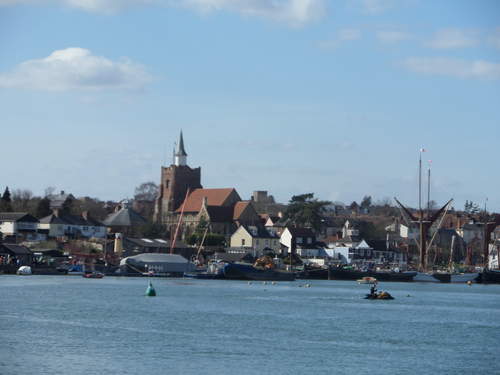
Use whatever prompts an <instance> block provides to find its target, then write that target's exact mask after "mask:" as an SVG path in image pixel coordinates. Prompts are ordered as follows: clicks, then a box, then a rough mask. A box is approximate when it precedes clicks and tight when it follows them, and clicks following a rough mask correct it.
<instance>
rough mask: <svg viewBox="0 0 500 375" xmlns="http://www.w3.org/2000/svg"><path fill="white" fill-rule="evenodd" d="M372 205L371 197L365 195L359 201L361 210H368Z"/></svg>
mask: <svg viewBox="0 0 500 375" xmlns="http://www.w3.org/2000/svg"><path fill="white" fill-rule="evenodd" d="M371 205H372V197H371V196H369V195H365V196H364V197H363V200H362V201H361V205H360V207H361V208H364V209H368V208H370V206H371Z"/></svg>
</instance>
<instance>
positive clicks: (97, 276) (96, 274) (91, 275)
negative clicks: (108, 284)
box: [82, 272, 104, 279]
mask: <svg viewBox="0 0 500 375" xmlns="http://www.w3.org/2000/svg"><path fill="white" fill-rule="evenodd" d="M82 276H83V277H85V278H86V279H102V278H103V277H104V274H102V273H100V272H88V273H84V274H83V275H82Z"/></svg>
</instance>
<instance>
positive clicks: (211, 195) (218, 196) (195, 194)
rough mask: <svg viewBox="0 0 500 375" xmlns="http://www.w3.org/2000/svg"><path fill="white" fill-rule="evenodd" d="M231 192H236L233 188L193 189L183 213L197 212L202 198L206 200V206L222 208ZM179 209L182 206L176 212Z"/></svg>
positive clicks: (179, 210) (179, 209) (178, 210)
mask: <svg viewBox="0 0 500 375" xmlns="http://www.w3.org/2000/svg"><path fill="white" fill-rule="evenodd" d="M233 191H234V192H236V190H235V189H234V188H227V189H195V190H193V191H192V192H191V193H190V194H189V196H188V197H187V198H186V201H185V204H184V212H199V211H200V209H201V205H202V203H203V198H207V205H208V206H222V205H223V204H224V202H225V201H226V200H227V199H228V198H229V196H230V195H231V194H232V192H233ZM236 194H238V193H236ZM181 209H182V205H181V207H179V208H178V209H177V212H181Z"/></svg>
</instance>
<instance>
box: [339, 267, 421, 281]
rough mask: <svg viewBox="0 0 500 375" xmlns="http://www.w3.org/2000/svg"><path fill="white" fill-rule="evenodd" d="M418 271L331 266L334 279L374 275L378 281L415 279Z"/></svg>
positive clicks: (356, 278)
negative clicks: (372, 269)
mask: <svg viewBox="0 0 500 375" xmlns="http://www.w3.org/2000/svg"><path fill="white" fill-rule="evenodd" d="M416 274H417V273H416V272H376V271H355V270H347V269H343V268H331V269H330V278H331V279H333V280H358V279H362V278H363V277H374V278H376V279H377V280H378V281H399V282H410V281H413V278H414V277H415V275H416Z"/></svg>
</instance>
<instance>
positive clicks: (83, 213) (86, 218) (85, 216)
mask: <svg viewBox="0 0 500 375" xmlns="http://www.w3.org/2000/svg"><path fill="white" fill-rule="evenodd" d="M82 217H83V218H84V219H85V220H88V219H89V212H88V211H83V212H82Z"/></svg>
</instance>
